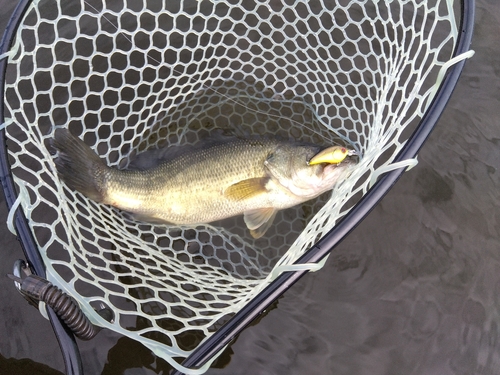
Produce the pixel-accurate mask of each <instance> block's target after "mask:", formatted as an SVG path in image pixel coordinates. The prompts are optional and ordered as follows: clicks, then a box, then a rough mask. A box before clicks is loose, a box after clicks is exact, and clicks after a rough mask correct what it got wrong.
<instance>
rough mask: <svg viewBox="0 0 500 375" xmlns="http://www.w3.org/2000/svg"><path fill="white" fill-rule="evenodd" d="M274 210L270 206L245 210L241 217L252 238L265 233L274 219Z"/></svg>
mask: <svg viewBox="0 0 500 375" xmlns="http://www.w3.org/2000/svg"><path fill="white" fill-rule="evenodd" d="M276 212H277V211H276V210H275V209H274V208H272V207H270V208H259V209H255V210H250V211H246V212H245V214H244V217H243V219H244V221H245V224H246V225H247V228H248V229H250V234H251V235H252V237H253V238H260V237H262V236H263V235H264V234H265V233H266V231H267V230H268V229H269V227H270V226H271V224H272V223H273V221H274V217H275V216H276Z"/></svg>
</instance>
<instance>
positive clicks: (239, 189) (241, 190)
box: [224, 177, 269, 201]
mask: <svg viewBox="0 0 500 375" xmlns="http://www.w3.org/2000/svg"><path fill="white" fill-rule="evenodd" d="M268 181H269V178H268V177H259V178H249V179H247V180H242V181H239V182H237V183H235V184H233V185H231V186H229V187H228V188H227V189H226V190H225V191H224V196H225V197H226V198H229V199H233V200H236V201H241V200H244V199H248V198H253V197H255V196H256V195H259V194H262V193H266V192H267V189H266V184H267V182H268Z"/></svg>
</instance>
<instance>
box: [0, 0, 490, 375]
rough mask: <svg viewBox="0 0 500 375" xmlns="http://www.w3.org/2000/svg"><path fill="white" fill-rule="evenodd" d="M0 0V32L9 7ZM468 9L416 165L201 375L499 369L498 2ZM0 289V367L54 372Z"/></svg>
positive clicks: (120, 359) (37, 323)
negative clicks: (435, 118) (459, 47)
mask: <svg viewBox="0 0 500 375" xmlns="http://www.w3.org/2000/svg"><path fill="white" fill-rule="evenodd" d="M0 2H1V4H2V7H1V9H0V30H3V29H4V27H5V25H6V24H7V21H8V19H9V17H10V14H11V13H12V10H13V7H14V2H12V1H9V0H0ZM476 13H477V14H476V29H475V36H474V39H473V45H472V48H473V49H474V50H475V51H476V55H475V56H474V58H473V59H472V60H469V61H468V62H467V64H466V67H465V71H464V72H463V75H462V78H461V80H460V82H459V84H458V86H457V88H456V90H455V93H454V95H453V97H452V99H451V101H450V103H449V105H448V107H447V108H446V111H445V112H444V114H443V116H442V117H441V120H440V122H439V124H438V126H437V128H436V130H435V131H434V132H433V133H432V135H431V137H430V139H429V140H428V142H427V143H426V145H425V146H424V148H423V149H422V151H421V153H420V155H419V164H418V166H417V167H416V168H414V169H412V170H411V171H409V172H407V173H406V174H405V175H404V176H403V177H402V178H401V180H400V181H399V182H398V183H397V184H396V186H395V187H394V188H393V189H392V191H391V192H390V193H389V194H388V195H387V196H386V198H384V200H383V201H382V203H381V204H380V205H378V206H377V208H376V209H375V210H374V211H373V212H372V213H371V214H370V215H369V216H368V218H367V219H366V220H365V221H364V222H363V223H362V224H361V225H360V226H359V227H358V228H357V229H356V230H355V231H354V232H353V233H352V234H351V235H350V236H349V237H348V238H347V239H346V240H345V241H344V242H343V243H342V244H341V245H340V246H339V247H338V248H337V249H336V250H335V251H334V252H333V253H332V254H331V256H330V259H329V260H328V262H327V264H326V265H325V267H324V268H323V269H322V270H321V271H320V272H317V273H315V274H310V275H307V276H306V277H305V278H303V279H302V280H301V281H300V282H299V283H298V284H297V285H295V286H294V287H293V288H292V289H290V290H289V291H288V292H287V293H286V294H285V295H284V296H283V297H282V298H281V299H280V300H279V301H278V304H277V306H276V307H275V308H274V309H273V310H272V311H270V312H269V313H268V314H267V316H265V317H264V318H263V319H262V320H261V321H260V322H259V323H258V324H255V325H253V326H251V327H249V328H247V329H246V330H245V331H244V332H243V333H242V334H241V335H240V337H239V338H238V340H237V341H236V342H235V343H234V344H233V345H232V346H231V347H230V348H229V349H228V350H227V351H226V353H225V354H224V355H223V356H222V357H221V359H220V360H219V361H218V363H217V367H216V368H212V369H210V370H209V371H208V372H207V373H208V374H211V375H216V374H250V373H251V374H259V375H260V374H262V375H265V374H278V375H281V374H304V373H308V374H336V375H337V374H346V375H347V374H349V375H351V374H356V375H362V374H370V375H388V374H394V375H401V374H407V375H409V374H415V375H420V374H422V375H424V374H425V375H434V374H436V375H438V374H439V375H462V374H464V375H465V374H497V373H498V372H499V369H500V327H499V326H500V234H499V232H500V226H499V221H500V210H499V209H498V207H499V206H500V193H499V187H500V172H499V166H500V148H499V146H500V124H499V119H500V91H499V90H500V60H499V59H498V51H499V50H500V39H499V38H498V34H499V33H500V8H499V7H498V4H497V1H496V0H477V10H476ZM2 200H3V196H2ZM6 216H7V210H6V206H5V204H4V203H2V204H0V222H3V223H5V220H6ZM0 233H1V238H2V239H3V244H2V245H3V246H2V259H3V261H2V263H1V264H2V265H1V269H2V271H1V273H2V274H6V273H9V272H11V267H12V264H13V262H14V261H15V260H16V259H17V258H20V257H22V252H21V249H20V246H19V243H18V242H17V241H16V239H15V238H14V236H12V235H11V234H10V232H8V230H7V228H6V226H5V225H1V226H0ZM0 283H1V286H2V287H1V288H0V301H1V305H0V312H1V313H0V338H1V339H0V355H1V356H0V374H4V373H5V374H24V373H26V374H28V373H29V374H59V373H60V372H63V371H64V365H63V362H62V357H61V355H60V351H59V348H58V345H57V342H56V340H55V337H54V335H53V332H52V329H51V327H50V324H49V322H48V321H46V320H44V319H43V318H42V317H41V315H40V314H39V313H38V312H37V311H36V310H35V309H33V308H32V307H30V306H28V305H27V303H26V302H25V301H24V300H23V299H22V298H21V297H20V296H19V295H18V293H17V292H16V290H15V289H14V287H13V285H12V283H11V282H10V280H8V279H7V278H4V277H2V278H0ZM79 345H80V348H81V352H82V357H83V361H84V366H85V371H86V374H108V375H109V374H127V375H131V374H155V373H158V374H162V373H166V371H167V369H168V367H167V366H166V365H165V364H164V362H162V361H160V360H157V359H155V358H154V356H152V355H151V354H150V352H149V351H148V350H147V349H144V348H143V347H142V346H141V345H140V344H136V343H134V342H132V341H130V340H129V339H126V338H122V337H119V336H118V335H115V334H114V333H111V332H107V331H104V332H101V333H100V334H99V335H98V336H97V338H96V339H94V340H93V341H91V342H85V343H83V342H80V343H79ZM22 371H24V372H22Z"/></svg>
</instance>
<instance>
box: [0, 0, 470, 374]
mask: <svg viewBox="0 0 500 375" xmlns="http://www.w3.org/2000/svg"><path fill="white" fill-rule="evenodd" d="M31 2H32V0H21V1H20V2H19V3H18V5H17V7H16V9H15V10H14V12H13V14H12V16H11V18H10V20H9V23H8V25H7V28H6V30H5V32H4V34H3V38H2V41H1V43H0V56H1V55H4V54H5V53H7V52H8V50H9V49H10V47H11V43H12V41H13V39H14V35H15V32H16V30H17V27H18V25H19V23H20V22H21V20H22V18H23V16H24V14H25V12H26V10H27V8H28V6H29V5H30V4H31ZM474 7H475V0H461V10H462V15H461V24H460V28H459V39H458V43H457V46H456V49H455V51H454V54H453V56H454V57H455V56H459V55H461V54H463V53H465V52H467V51H468V50H469V46H470V44H471V40H472V34H473V24H474ZM464 65H465V61H464V60H462V61H460V62H458V63H457V64H455V65H454V66H452V67H451V68H450V69H449V70H448V72H447V73H446V76H445V78H444V80H443V82H442V83H441V85H440V87H439V89H438V92H437V94H436V96H435V97H434V99H433V101H432V103H431V105H430V106H429V109H428V110H427V112H426V113H425V114H424V116H423V117H422V119H421V121H420V123H419V125H418V126H417V128H416V130H415V131H414V133H413V134H412V136H411V137H410V138H409V140H408V142H407V143H406V145H405V146H404V147H403V149H402V150H401V152H400V153H399V154H398V156H397V157H396V159H395V161H394V162H399V161H403V160H408V159H413V158H414V157H415V156H416V155H417V153H418V152H419V150H420V148H421V147H422V146H423V144H424V143H425V141H426V140H427V138H428V137H429V135H430V133H431V131H432V130H433V129H434V127H435V125H436V124H437V122H438V120H439V118H440V116H441V114H442V112H443V110H444V108H445V106H446V104H447V103H448V101H449V99H450V98H451V95H452V93H453V90H454V88H455V86H456V84H457V82H458V79H459V77H460V74H461V72H462V70H463V67H464ZM6 69H7V59H5V58H3V59H1V60H0V124H3V123H4V122H5V116H4V83H5V74H6ZM0 138H1V139H2V141H1V142H0V180H1V182H2V188H3V191H4V194H5V200H6V204H7V207H8V209H9V210H11V208H12V206H13V205H14V203H15V201H16V199H17V192H16V189H15V184H14V180H13V177H12V174H11V170H10V165H9V162H8V153H7V147H6V143H5V140H6V134H5V130H4V129H0ZM406 168H407V167H403V168H399V169H396V170H393V171H392V172H389V173H387V174H385V175H384V176H383V177H382V178H381V179H380V180H379V181H377V183H375V184H374V186H373V187H371V189H370V190H369V191H368V192H367V193H366V194H365V195H364V196H363V198H362V199H361V200H360V201H359V202H358V203H357V204H356V206H355V207H353V208H352V209H351V211H350V212H349V213H348V214H347V215H346V216H345V217H344V218H342V220H341V221H340V222H339V223H338V224H337V225H336V226H335V227H334V228H333V229H332V230H331V231H330V232H329V233H327V234H326V235H325V236H324V237H323V238H321V239H320V240H319V241H318V242H317V243H316V244H315V245H314V246H313V247H311V248H310V249H309V250H308V251H307V252H306V253H305V254H304V255H303V256H302V257H301V258H300V259H299V260H298V261H297V262H296V264H303V263H317V262H319V261H321V260H322V259H323V258H324V257H325V256H326V255H328V254H329V253H330V252H331V251H332V250H333V248H334V247H335V246H337V245H338V244H339V243H340V242H341V241H342V240H343V239H344V238H345V237H346V236H347V235H348V234H349V233H350V232H351V231H352V230H353V229H354V228H355V227H356V226H357V225H358V224H359V223H360V222H361V221H362V220H363V219H364V218H365V217H366V216H367V215H368V214H369V213H370V212H371V210H372V209H373V208H374V207H375V205H376V204H377V203H378V202H379V201H380V200H381V199H382V198H383V197H384V196H385V195H386V194H387V192H388V191H389V190H390V189H391V187H392V186H393V185H394V184H395V183H396V182H397V180H398V179H399V178H400V177H401V175H402V174H403V172H404V171H405V170H406ZM14 223H15V227H16V231H17V236H18V239H19V241H20V242H21V246H22V248H23V251H24V254H25V257H26V259H27V260H28V263H29V265H30V268H31V271H32V272H33V273H35V274H37V275H39V276H41V277H45V266H44V264H43V261H42V258H41V256H40V253H39V252H38V248H37V246H36V243H35V240H34V238H33V235H32V233H31V231H30V228H29V225H28V222H27V220H26V218H25V216H24V214H23V212H22V210H17V211H16V212H15V215H14ZM306 273H307V271H293V272H284V273H282V274H281V275H280V276H278V277H277V278H276V279H275V280H274V281H273V282H272V283H271V284H269V285H268V286H267V287H266V288H265V289H264V290H263V291H262V292H261V293H260V294H259V295H258V296H257V297H256V298H255V299H253V300H252V301H251V302H250V303H249V304H247V305H246V306H245V307H244V308H243V309H242V310H240V311H239V312H238V313H237V314H236V315H235V316H234V317H233V318H232V319H231V320H230V321H229V322H227V323H226V325H224V326H223V327H222V328H221V329H219V330H218V331H217V332H216V333H214V334H213V335H212V336H211V337H209V338H208V339H207V340H206V341H204V342H203V343H202V344H201V345H199V346H198V348H196V350H195V351H194V352H193V353H192V354H191V355H190V357H189V358H187V359H186V360H185V361H184V362H183V364H182V365H183V366H185V367H188V368H198V367H201V366H203V364H205V363H206V362H207V361H208V360H209V359H210V358H212V357H213V356H214V355H216V354H217V353H218V352H219V351H221V350H222V349H224V347H225V346H226V345H227V344H228V343H230V342H231V340H232V339H233V338H234V337H235V336H236V335H237V334H239V333H240V332H241V331H242V330H243V329H244V328H245V327H246V326H247V325H248V324H250V323H251V322H252V321H253V320H254V319H255V318H257V317H258V316H259V315H260V314H261V312H262V311H264V310H265V309H266V308H267V307H268V306H269V305H271V304H272V303H273V302H274V301H275V300H276V299H277V298H278V297H279V296H281V295H282V294H283V293H284V292H285V291H286V290H288V289H289V288H290V287H291V286H292V285H293V284H294V283H295V282H296V281H298V280H299V279H300V278H301V277H302V276H303V275H305V274H306ZM48 310H49V311H48V314H49V318H50V321H51V324H52V327H53V329H54V332H55V334H56V337H57V339H58V341H59V345H60V347H61V351H62V354H63V358H64V363H65V366H66V373H67V374H68V375H78V374H83V366H82V362H81V357H80V353H79V351H78V347H77V345H76V342H75V339H74V336H73V334H72V333H71V332H70V331H69V330H68V329H67V328H66V327H65V325H64V324H63V323H62V322H61V321H60V320H59V319H58V318H57V315H56V314H55V313H54V312H53V311H52V310H51V309H50V308H49V309H48ZM176 374H180V373H179V372H176Z"/></svg>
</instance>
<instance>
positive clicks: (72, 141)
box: [52, 128, 108, 202]
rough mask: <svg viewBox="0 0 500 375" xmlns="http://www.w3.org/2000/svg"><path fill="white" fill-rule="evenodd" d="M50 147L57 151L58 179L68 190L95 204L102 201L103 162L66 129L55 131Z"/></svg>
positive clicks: (104, 169) (104, 168)
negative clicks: (80, 194) (72, 190)
mask: <svg viewBox="0 0 500 375" xmlns="http://www.w3.org/2000/svg"><path fill="white" fill-rule="evenodd" d="M52 146H53V147H54V149H55V150H57V151H58V155H57V158H56V159H55V164H56V168H57V172H58V173H59V177H60V178H61V179H62V180H63V181H64V182H65V183H66V185H68V187H69V188H71V189H74V190H77V191H79V192H80V193H82V194H83V195H85V196H87V197H89V198H90V199H93V200H95V201H97V202H102V201H103V199H104V196H103V192H102V191H101V190H100V188H99V186H104V178H105V172H106V169H107V168H108V167H107V166H106V165H105V164H104V161H103V160H102V159H101V158H100V157H99V156H98V155H97V154H96V153H95V152H94V151H92V149H91V148H90V147H89V146H87V145H86V144H85V143H84V142H83V141H82V140H81V139H80V138H77V137H75V136H74V135H73V134H71V133H70V132H69V130H68V129H61V128H59V129H56V131H55V135H54V139H53V142H52Z"/></svg>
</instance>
